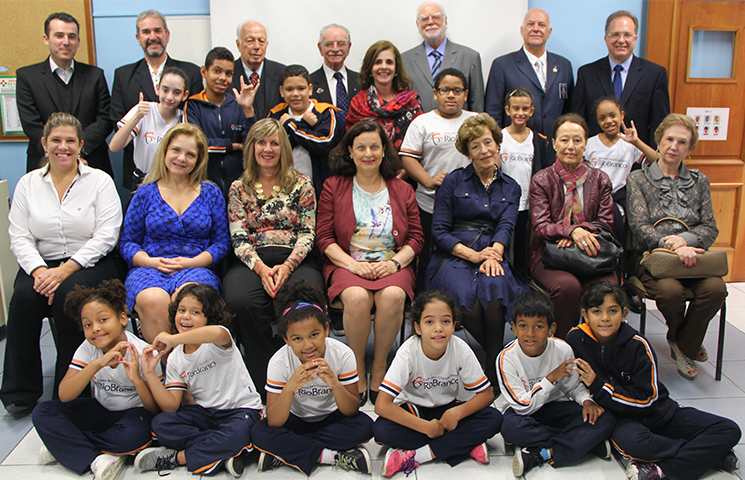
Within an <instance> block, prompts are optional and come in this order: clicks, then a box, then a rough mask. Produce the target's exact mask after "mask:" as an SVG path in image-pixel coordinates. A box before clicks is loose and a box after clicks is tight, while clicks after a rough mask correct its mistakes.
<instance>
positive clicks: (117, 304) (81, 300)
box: [64, 280, 129, 331]
mask: <svg viewBox="0 0 745 480" xmlns="http://www.w3.org/2000/svg"><path fill="white" fill-rule="evenodd" d="M91 302H100V303H103V304H104V305H106V306H108V307H109V308H111V309H112V310H113V311H114V312H115V313H116V315H117V316H119V315H121V314H122V313H124V314H129V311H128V310H127V290H126V289H125V288H124V284H122V282H121V281H120V280H104V281H103V282H101V284H100V285H99V286H98V287H96V288H92V287H85V286H83V285H75V288H74V289H73V290H72V291H71V292H70V293H68V294H67V296H66V297H65V305H64V310H65V313H66V314H67V316H68V317H70V318H74V319H77V324H78V328H80V330H81V331H82V330H83V322H82V318H81V317H80V314H81V312H82V311H83V307H85V306H86V305H88V304H89V303H91Z"/></svg>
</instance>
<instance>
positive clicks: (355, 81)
mask: <svg viewBox="0 0 745 480" xmlns="http://www.w3.org/2000/svg"><path fill="white" fill-rule="evenodd" d="M344 68H347V67H344ZM310 83H312V84H313V91H312V92H311V94H310V98H315V99H316V100H318V101H319V102H323V103H331V104H332V105H334V106H337V105H336V104H334V103H333V102H332V101H331V93H329V82H328V80H327V79H326V72H324V71H323V67H321V68H319V69H318V70H316V71H315V72H313V73H311V74H310ZM359 91H360V75H359V73H357V72H353V71H352V70H350V69H348V68H347V98H348V99H349V101H351V100H352V97H354V96H355V95H357V93H358V92H359Z"/></svg>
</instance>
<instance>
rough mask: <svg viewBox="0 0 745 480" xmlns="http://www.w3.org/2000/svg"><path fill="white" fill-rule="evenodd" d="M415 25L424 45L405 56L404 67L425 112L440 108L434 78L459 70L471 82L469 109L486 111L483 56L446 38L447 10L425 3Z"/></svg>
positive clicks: (405, 53)
mask: <svg viewBox="0 0 745 480" xmlns="http://www.w3.org/2000/svg"><path fill="white" fill-rule="evenodd" d="M416 24H417V28H418V29H419V34H420V35H421V36H422V38H423V39H424V43H422V44H420V45H417V46H416V47H414V48H412V49H411V50H407V51H405V52H404V53H403V55H402V57H403V60H404V67H406V73H408V74H409V76H410V77H411V80H412V81H413V82H414V90H415V91H416V92H417V93H418V94H419V97H420V98H419V100H420V102H421V104H422V110H424V111H425V112H429V111H430V110H433V109H435V108H436V107H437V102H435V98H434V94H433V93H432V92H433V90H434V88H435V83H434V78H435V77H436V76H437V73H438V72H439V71H440V70H443V69H445V68H457V69H458V70H460V71H461V72H463V73H464V74H465V75H466V78H467V79H468V85H467V87H466V88H467V89H468V100H467V102H466V105H465V109H466V110H470V111H472V112H483V111H484V76H483V75H482V74H481V55H479V53H478V52H477V51H475V50H473V49H470V48H468V47H465V46H463V45H458V44H457V43H455V42H451V41H449V40H448V39H447V38H445V34H446V33H447V29H448V17H447V15H445V9H444V8H443V7H442V5H440V4H439V3H436V2H425V3H423V4H421V5H420V6H419V8H418V9H417V12H416Z"/></svg>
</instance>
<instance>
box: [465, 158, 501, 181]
mask: <svg viewBox="0 0 745 480" xmlns="http://www.w3.org/2000/svg"><path fill="white" fill-rule="evenodd" d="M463 172H464V173H465V175H466V176H465V179H466V180H467V179H469V178H471V177H473V176H475V177H476V179H477V180H478V181H479V183H481V178H479V176H478V175H477V174H476V169H475V168H473V162H471V163H469V164H468V165H466V166H465V167H464V168H463ZM494 180H495V181H497V180H502V172H501V170H500V169H499V167H497V178H495V179H494Z"/></svg>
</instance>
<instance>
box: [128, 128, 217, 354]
mask: <svg viewBox="0 0 745 480" xmlns="http://www.w3.org/2000/svg"><path fill="white" fill-rule="evenodd" d="M207 161H208V156H207V139H206V138H205V136H204V134H203V133H202V131H201V130H200V129H199V127H196V126H194V125H189V124H187V123H180V124H178V125H176V126H175V127H173V128H171V129H170V130H169V131H168V132H167V133H166V135H165V137H163V141H162V142H161V144H160V147H159V148H158V153H156V155H155V160H154V162H153V168H152V170H151V171H150V173H149V174H148V176H147V177H146V178H145V181H144V182H143V184H142V186H141V187H140V188H138V189H137V192H136V193H135V196H134V197H133V198H132V202H131V203H130V205H129V208H128V209H127V214H126V216H125V218H124V226H123V227H122V238H121V240H120V242H119V248H120V250H121V254H122V256H123V257H124V259H125V260H127V262H128V263H129V264H130V265H131V266H132V267H134V268H132V269H131V270H130V272H129V274H128V275H127V281H126V282H125V286H126V287H127V306H128V307H129V309H130V310H132V309H134V310H135V311H137V313H138V314H139V316H140V325H141V327H142V334H143V336H144V337H145V340H147V341H148V342H152V341H153V338H155V336H156V335H157V334H158V333H160V332H162V331H166V332H167V331H169V330H170V325H169V322H168V304H169V303H170V302H171V300H172V298H173V297H174V296H175V295H176V293H177V292H178V290H179V289H180V288H181V287H182V286H183V285H184V284H186V283H205V284H207V285H210V286H212V287H214V288H215V289H218V290H219V289H220V280H219V279H218V278H217V275H216V274H215V272H214V271H213V270H212V266H213V265H215V264H217V263H218V262H220V260H222V259H223V258H224V257H225V255H226V254H227V252H228V250H229V249H230V234H229V230H228V217H227V210H226V208H225V199H224V198H223V196H222V193H221V192H220V189H219V188H218V187H217V186H216V185H215V184H213V183H211V182H208V181H206V179H207Z"/></svg>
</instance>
